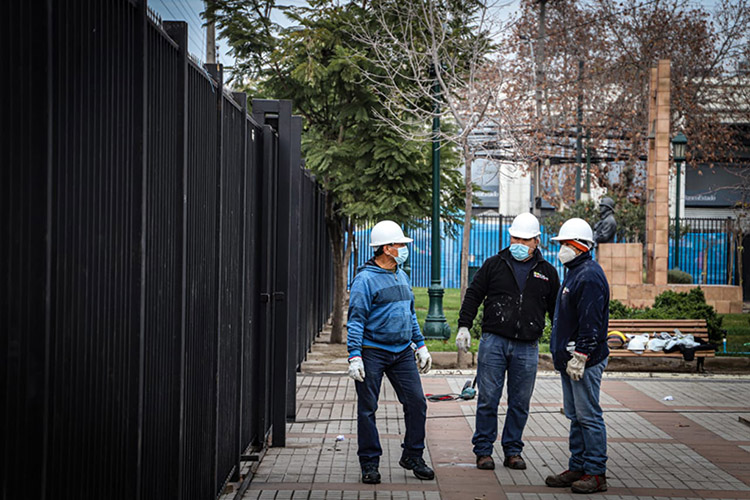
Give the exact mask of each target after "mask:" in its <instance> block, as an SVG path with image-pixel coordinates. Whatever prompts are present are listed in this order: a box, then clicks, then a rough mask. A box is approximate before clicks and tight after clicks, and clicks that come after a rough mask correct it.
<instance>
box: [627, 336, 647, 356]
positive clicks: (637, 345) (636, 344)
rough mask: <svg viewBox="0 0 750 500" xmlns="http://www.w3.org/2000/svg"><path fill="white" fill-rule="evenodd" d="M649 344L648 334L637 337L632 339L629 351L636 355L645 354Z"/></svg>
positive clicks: (629, 343)
mask: <svg viewBox="0 0 750 500" xmlns="http://www.w3.org/2000/svg"><path fill="white" fill-rule="evenodd" d="M647 343H648V333H644V334H642V335H636V336H635V337H633V338H632V339H630V342H628V350H630V351H633V352H634V353H636V354H643V351H644V350H645V349H646V344H647Z"/></svg>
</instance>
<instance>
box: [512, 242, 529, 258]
mask: <svg viewBox="0 0 750 500" xmlns="http://www.w3.org/2000/svg"><path fill="white" fill-rule="evenodd" d="M510 254H511V255H512V256H513V258H514V259H516V260H526V259H528V258H529V247H527V246H526V245H523V244H521V243H513V244H512V245H511V246H510Z"/></svg>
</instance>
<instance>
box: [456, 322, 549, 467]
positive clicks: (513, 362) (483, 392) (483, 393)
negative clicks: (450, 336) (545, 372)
mask: <svg viewBox="0 0 750 500" xmlns="http://www.w3.org/2000/svg"><path fill="white" fill-rule="evenodd" d="M538 363H539V346H538V344H537V343H536V342H535V341H534V342H524V341H520V340H511V339H508V338H505V337H501V336H500V335H495V334H492V333H483V334H482V341H481V342H480V343H479V356H478V358H477V364H478V366H477V388H478V392H479V397H478V401H477V419H476V431H475V432H474V437H473V438H472V440H471V442H472V444H473V445H474V454H475V455H477V456H480V455H492V449H493V448H492V446H493V444H494V442H495V440H496V439H497V406H498V405H499V404H500V397H501V396H502V395H503V384H504V382H505V374H506V372H507V373H508V412H507V414H506V415H505V425H503V437H502V445H503V453H504V454H505V456H506V457H509V456H511V455H520V454H521V450H523V441H522V440H521V436H522V435H523V429H524V427H526V421H527V420H528V418H529V402H530V401H531V393H532V392H534V383H535V382H536V369H537V365H538Z"/></svg>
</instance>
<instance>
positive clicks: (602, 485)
mask: <svg viewBox="0 0 750 500" xmlns="http://www.w3.org/2000/svg"><path fill="white" fill-rule="evenodd" d="M570 489H571V490H572V491H573V493H596V492H597V491H607V477H606V476H605V475H604V474H601V475H598V476H592V475H591V474H584V475H583V476H582V477H581V479H579V480H578V481H576V482H575V483H573V484H571V485H570Z"/></svg>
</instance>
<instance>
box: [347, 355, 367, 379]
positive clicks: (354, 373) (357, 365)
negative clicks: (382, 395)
mask: <svg viewBox="0 0 750 500" xmlns="http://www.w3.org/2000/svg"><path fill="white" fill-rule="evenodd" d="M347 375H349V377H351V378H352V379H354V380H356V381H357V382H364V381H365V364H364V363H363V362H362V358H360V357H359V356H355V357H353V358H351V359H350V360H349V373H347Z"/></svg>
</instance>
